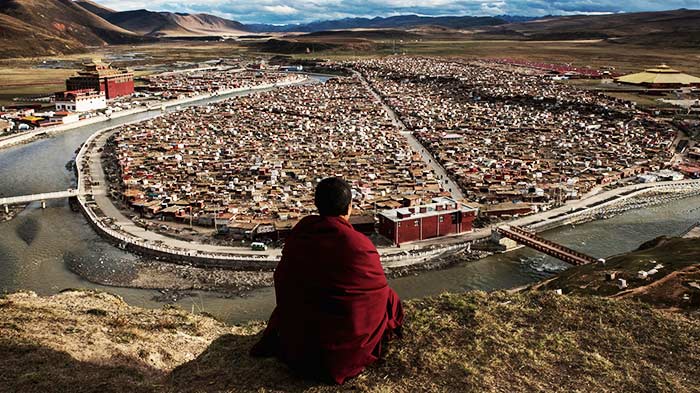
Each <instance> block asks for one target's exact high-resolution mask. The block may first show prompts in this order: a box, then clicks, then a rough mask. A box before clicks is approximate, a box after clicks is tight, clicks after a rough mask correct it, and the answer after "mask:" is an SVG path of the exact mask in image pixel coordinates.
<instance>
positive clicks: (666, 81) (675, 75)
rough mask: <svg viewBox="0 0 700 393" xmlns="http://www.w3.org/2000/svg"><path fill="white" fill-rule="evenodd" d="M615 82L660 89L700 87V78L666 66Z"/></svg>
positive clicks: (622, 77) (627, 76) (624, 77)
mask: <svg viewBox="0 0 700 393" xmlns="http://www.w3.org/2000/svg"><path fill="white" fill-rule="evenodd" d="M615 80H616V81H617V82H620V83H626V84H630V85H639V86H645V87H651V88H659V89H664V88H665V89H674V88H679V87H688V86H698V87H700V78H698V77H695V76H692V75H688V74H684V73H682V72H680V71H678V70H674V69H673V68H671V67H669V66H667V65H665V64H662V65H660V66H657V67H656V68H649V69H647V70H645V71H644V72H639V73H636V74H630V75H625V76H621V77H619V78H617V79H615Z"/></svg>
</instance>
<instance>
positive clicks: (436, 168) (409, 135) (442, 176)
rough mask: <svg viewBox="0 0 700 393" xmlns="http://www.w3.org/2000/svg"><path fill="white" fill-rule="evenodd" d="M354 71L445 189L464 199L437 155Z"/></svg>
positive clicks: (360, 75) (454, 196) (356, 73)
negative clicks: (436, 157) (421, 141)
mask: <svg viewBox="0 0 700 393" xmlns="http://www.w3.org/2000/svg"><path fill="white" fill-rule="evenodd" d="M352 72H353V73H354V74H355V75H357V76H358V77H359V78H360V80H361V81H362V84H363V85H364V86H365V87H366V88H367V90H369V91H370V93H372V95H373V96H374V97H375V99H376V100H377V101H378V102H379V103H381V105H382V107H383V108H384V110H385V111H386V113H387V114H388V115H389V117H390V118H391V121H392V123H394V125H395V126H396V127H398V128H399V132H400V133H401V135H402V136H403V137H404V138H406V141H407V142H408V144H409V146H411V149H413V151H415V152H416V153H418V154H420V156H421V158H423V161H425V163H426V165H428V167H429V168H430V169H432V170H433V172H434V173H435V176H436V177H437V179H438V180H440V184H441V185H442V187H443V189H445V190H446V191H448V192H449V193H450V194H451V195H452V198H453V199H456V200H462V199H464V194H463V193H462V190H461V189H460V188H459V186H458V185H457V183H455V182H454V181H453V180H452V179H451V178H450V177H449V176H448V175H447V171H445V168H443V167H442V165H440V163H439V162H438V161H437V160H436V159H435V157H433V155H432V154H430V152H429V151H428V149H426V148H425V147H424V146H423V145H422V144H421V143H420V142H419V141H418V139H416V137H415V136H414V135H413V132H411V131H409V129H408V128H407V127H406V125H405V124H404V123H403V121H401V119H400V118H399V116H398V115H397V114H396V112H394V110H393V109H392V108H391V107H390V106H389V105H387V103H386V102H384V99H383V98H382V97H381V96H380V95H379V93H378V92H377V91H376V90H374V88H372V86H370V84H369V82H368V81H367V79H365V77H364V76H362V74H360V73H359V72H357V71H355V70H352Z"/></svg>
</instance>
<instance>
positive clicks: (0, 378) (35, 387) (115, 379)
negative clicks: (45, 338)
mask: <svg viewBox="0 0 700 393" xmlns="http://www.w3.org/2000/svg"><path fill="white" fill-rule="evenodd" d="M0 354H1V355H0V392H2V393H4V392H42V393H44V392H61V393H62V392H99V393H111V392H115V393H117V392H152V391H154V389H155V388H156V386H157V381H162V380H163V379H164V378H165V375H164V374H163V373H162V372H160V371H158V370H155V369H153V368H151V367H149V366H147V365H145V364H143V363H141V364H138V365H137V364H135V362H134V360H133V359H112V360H111V361H110V362H109V363H108V364H107V363H106V364H95V363H91V362H82V361H79V360H76V359H74V358H73V357H72V356H70V355H69V354H67V353H65V352H61V351H56V350H53V349H49V348H45V347H41V346H37V345H33V344H16V343H9V342H4V341H1V340H0ZM126 364H131V365H132V366H126Z"/></svg>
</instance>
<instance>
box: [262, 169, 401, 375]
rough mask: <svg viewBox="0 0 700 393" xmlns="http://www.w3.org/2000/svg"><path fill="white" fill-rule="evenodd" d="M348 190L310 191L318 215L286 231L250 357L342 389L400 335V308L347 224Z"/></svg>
mask: <svg viewBox="0 0 700 393" xmlns="http://www.w3.org/2000/svg"><path fill="white" fill-rule="evenodd" d="M351 202H352V190H351V188H350V186H349V185H348V183H347V182H345V181H344V180H342V179H339V178H328V179H324V180H323V181H321V182H320V183H319V184H318V186H317V187H316V192H315V204H316V207H317V208H318V212H319V215H318V216H315V215H314V216H308V217H305V218H304V219H302V220H301V221H299V223H298V224H297V225H296V226H295V227H294V228H293V229H292V232H291V234H290V236H289V238H288V239H287V240H286V242H285V245H284V249H283V251H282V259H281V261H280V263H279V265H278V266H277V269H276V270H275V274H274V281H275V297H276V300H277V306H276V307H275V309H274V311H273V312H272V315H271V317H270V320H269V322H268V324H267V328H266V329H265V331H264V332H263V336H262V338H261V339H260V341H259V342H258V343H257V344H255V346H254V347H253V348H252V350H251V355H252V356H256V357H272V356H276V357H278V358H279V359H280V360H282V361H283V362H285V363H286V364H287V365H288V366H289V367H290V368H291V369H292V370H294V371H296V372H298V373H300V374H302V375H304V376H307V377H313V378H319V379H322V380H326V381H329V382H335V383H338V384H342V383H344V382H345V380H346V379H348V378H351V377H354V376H356V375H358V374H360V373H361V372H362V371H363V370H364V368H365V367H366V366H367V365H369V364H371V363H373V362H374V361H376V360H377V359H378V358H379V356H380V353H381V351H382V342H383V341H387V340H389V339H391V338H392V337H394V336H399V337H400V335H401V326H402V322H403V317H404V315H403V309H402V306H401V301H400V299H399V297H398V296H397V295H396V293H395V292H394V291H393V290H392V289H391V288H390V287H389V284H388V282H387V279H386V276H385V275H384V270H383V269H382V265H381V263H380V260H379V253H378V252H377V249H376V248H375V247H374V245H373V244H372V242H371V241H370V240H369V239H368V238H367V237H366V236H364V235H362V234H361V233H359V232H357V231H355V230H354V229H353V227H352V225H350V222H349V218H350V214H351V213H352V206H351Z"/></svg>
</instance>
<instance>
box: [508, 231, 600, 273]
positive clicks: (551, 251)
mask: <svg viewBox="0 0 700 393" xmlns="http://www.w3.org/2000/svg"><path fill="white" fill-rule="evenodd" d="M496 231H497V232H498V233H499V234H500V235H501V236H503V237H507V238H508V239H511V240H513V241H515V242H517V243H520V244H522V245H524V246H527V247H530V248H532V249H534V250H537V251H539V252H542V253H545V254H547V255H549V256H552V257H554V258H557V259H560V260H562V261H564V262H567V263H570V264H572V265H588V264H589V263H596V262H598V261H599V260H598V259H596V258H593V257H591V256H589V255H586V254H584V253H582V252H578V251H576V250H572V249H570V248H568V247H564V246H562V245H561V244H558V243H555V242H553V241H551V240H547V239H544V238H542V237H540V236H538V235H536V234H535V233H532V232H530V231H527V230H525V229H522V228H520V227H517V226H502V227H499V228H498V229H497V230H496Z"/></svg>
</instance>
